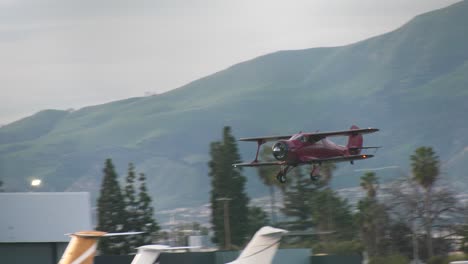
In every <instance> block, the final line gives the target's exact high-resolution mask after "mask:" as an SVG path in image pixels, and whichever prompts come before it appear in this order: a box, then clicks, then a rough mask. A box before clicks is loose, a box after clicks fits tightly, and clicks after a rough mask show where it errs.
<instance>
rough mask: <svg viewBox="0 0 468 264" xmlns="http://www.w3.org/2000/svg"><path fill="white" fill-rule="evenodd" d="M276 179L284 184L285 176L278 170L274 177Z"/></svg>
mask: <svg viewBox="0 0 468 264" xmlns="http://www.w3.org/2000/svg"><path fill="white" fill-rule="evenodd" d="M276 179H277V180H278V181H279V182H280V183H285V182H286V175H284V173H283V172H282V170H280V171H279V172H278V174H277V175H276Z"/></svg>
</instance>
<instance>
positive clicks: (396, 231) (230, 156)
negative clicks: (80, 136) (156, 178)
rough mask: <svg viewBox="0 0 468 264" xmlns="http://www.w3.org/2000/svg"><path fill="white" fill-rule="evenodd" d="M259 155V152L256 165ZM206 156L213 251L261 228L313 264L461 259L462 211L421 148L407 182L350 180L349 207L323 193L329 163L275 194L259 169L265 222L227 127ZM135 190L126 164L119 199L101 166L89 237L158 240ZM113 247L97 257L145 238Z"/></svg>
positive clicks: (270, 174) (237, 244)
mask: <svg viewBox="0 0 468 264" xmlns="http://www.w3.org/2000/svg"><path fill="white" fill-rule="evenodd" d="M268 151H269V150H268V149H267V148H265V150H263V151H262V153H261V155H262V157H263V158H264V159H267V158H268V156H269V153H268ZM209 154H210V157H211V159H210V161H209V163H208V167H209V173H208V177H209V178H210V181H211V190H210V204H211V209H212V213H211V218H210V223H211V227H210V228H211V231H212V232H211V233H212V234H213V235H212V241H213V242H214V243H216V244H217V245H218V246H219V247H220V248H225V249H240V248H242V247H243V246H245V243H246V242H247V241H248V240H249V239H250V237H251V236H252V235H253V234H254V233H255V231H257V230H258V229H259V228H260V227H261V226H264V225H268V224H269V225H274V226H276V227H280V228H285V229H287V230H290V231H309V232H307V233H309V234H312V235H309V236H296V237H294V236H291V237H287V238H285V239H284V241H283V245H284V246H286V247H298V246H300V247H309V248H311V249H312V251H313V253H314V254H315V253H326V254H352V253H354V254H364V255H367V256H368V257H369V259H370V263H409V260H410V259H413V260H416V261H418V260H422V261H425V262H426V263H434V264H435V263H447V261H448V260H447V259H448V258H447V254H448V252H450V251H453V250H461V251H468V224H467V222H466V219H467V218H466V214H465V212H466V210H465V209H464V208H463V205H462V204H461V203H460V202H459V201H457V199H456V194H455V193H453V192H452V191H451V189H450V188H449V187H448V186H447V185H445V184H444V183H443V181H441V173H440V161H439V157H438V156H437V155H436V153H435V152H434V150H433V149H432V148H431V147H420V148H417V149H416V150H415V152H414V153H413V154H412V155H411V156H410V162H411V173H410V174H409V175H404V177H400V179H399V180H396V181H394V182H391V183H385V184H381V183H380V182H379V177H378V175H377V174H376V173H374V172H367V173H365V174H364V175H363V176H362V177H361V179H360V180H361V183H360V188H361V191H362V194H363V195H362V198H361V199H360V200H359V201H358V202H357V203H356V204H351V203H350V202H349V201H348V200H347V199H345V198H343V197H341V196H340V195H338V193H337V192H336V191H335V190H333V189H332V188H330V180H331V179H332V177H333V173H334V171H335V170H336V169H337V167H336V165H335V164H333V163H325V164H323V165H322V168H321V174H322V177H321V180H320V181H319V182H318V183H313V182H311V181H310V179H309V177H307V176H306V175H307V174H306V173H305V172H304V171H303V170H302V169H301V168H296V169H294V170H293V171H291V177H289V178H288V182H287V183H286V184H279V183H278V182H277V181H276V179H275V174H276V170H274V169H272V168H268V167H260V168H258V176H259V177H260V179H261V180H262V182H263V183H264V184H265V185H266V186H268V189H269V193H270V200H271V201H270V203H271V204H270V208H271V211H270V212H268V213H267V212H266V211H265V210H264V209H263V208H260V207H255V206H252V205H251V204H250V199H249V197H248V195H247V193H246V191H245V184H246V181H247V179H246V177H245V176H244V175H243V170H242V168H234V167H233V166H232V164H233V163H238V162H240V161H241V157H240V154H239V151H238V147H237V143H236V140H235V138H234V136H233V135H232V131H231V128H230V127H224V128H223V131H222V137H221V140H219V141H214V142H212V143H211V144H210V153H209ZM144 181H145V176H144V174H140V177H138V178H137V177H136V174H135V172H134V167H133V165H132V164H130V165H129V169H128V175H127V178H126V186H125V188H124V189H121V188H120V187H119V186H118V181H117V175H116V174H115V171H114V168H113V165H112V162H111V160H107V161H106V165H105V169H104V179H103V184H102V188H101V194H100V195H101V196H100V198H99V200H98V210H99V212H98V216H99V223H98V229H99V228H101V227H102V228H101V230H104V231H108V232H111V231H112V232H118V231H147V232H148V234H151V233H154V232H157V231H158V230H159V226H158V224H157V223H156V221H155V220H154V219H153V209H152V207H151V198H150V196H149V195H148V193H147V190H146V186H145V184H144ZM137 182H138V183H139V184H140V188H139V189H138V191H137V189H136V187H135V186H136V185H135V184H136V183H137ZM278 191H279V192H280V196H281V197H282V201H283V206H282V208H281V209H280V214H278V212H276V210H273V208H274V207H275V205H276V204H277V202H276V199H277V197H278V194H277V192H278ZM137 193H138V195H137ZM265 207H266V206H264V208H265ZM104 208H107V209H104ZM279 218H281V219H279ZM148 223H149V225H148ZM110 227H112V228H113V229H112V228H110ZM104 228H106V229H104ZM145 228H146V229H145ZM454 238H457V239H454ZM118 239H122V238H120V237H119V238H115V241H111V240H110V239H108V240H107V239H106V241H107V242H106V243H101V251H102V252H109V253H113V254H123V253H126V252H128V250H129V248H131V247H133V248H135V247H136V246H135V245H137V244H138V245H142V244H143V243H146V242H150V236H149V235H148V236H147V237H146V238H143V237H140V236H135V237H133V238H132V240H134V241H133V242H130V243H129V242H125V243H124V242H123V241H122V240H118ZM142 239H143V240H145V241H142ZM132 243H133V244H132Z"/></svg>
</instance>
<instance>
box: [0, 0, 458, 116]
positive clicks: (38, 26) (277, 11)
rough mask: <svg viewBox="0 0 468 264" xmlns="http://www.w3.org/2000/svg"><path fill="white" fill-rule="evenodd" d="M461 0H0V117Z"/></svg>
mask: <svg viewBox="0 0 468 264" xmlns="http://www.w3.org/2000/svg"><path fill="white" fill-rule="evenodd" d="M456 2H458V0H392V1H388V0H287V1H279V0H278V1H275V0H0V72H1V74H0V89H1V90H0V91H1V94H0V124H7V123H10V122H13V121H16V120H18V119H20V118H23V117H25V116H29V115H32V114H34V113H36V112H38V111H40V110H44V109H68V108H75V109H78V108H81V107H84V106H89V105H96V104H101V103H106V102H110V101H115V100H120V99H125V98H129V97H135V96H143V95H145V93H147V92H152V93H162V92H165V91H168V90H171V89H174V88H177V87H180V86H181V85H184V84H186V83H188V82H190V81H193V80H196V79H198V78H201V77H203V76H206V75H209V74H211V73H214V72H217V71H220V70H222V69H225V68H226V67H229V66H231V65H233V64H236V63H239V62H242V61H245V60H249V59H252V58H254V57H257V56H260V55H263V54H267V53H271V52H275V51H278V50H291V49H304V48H313V47H320V46H339V45H345V44H349V43H353V42H356V41H359V40H363V39H366V38H368V37H371V36H375V35H380V34H382V33H385V32H388V31H391V30H394V29H396V28H398V27H399V26H401V25H402V24H404V23H405V22H407V21H408V20H410V19H411V18H412V17H414V16H415V15H418V14H421V13H424V12H427V11H431V10H434V9H438V8H441V7H445V6H448V5H450V4H453V3H456Z"/></svg>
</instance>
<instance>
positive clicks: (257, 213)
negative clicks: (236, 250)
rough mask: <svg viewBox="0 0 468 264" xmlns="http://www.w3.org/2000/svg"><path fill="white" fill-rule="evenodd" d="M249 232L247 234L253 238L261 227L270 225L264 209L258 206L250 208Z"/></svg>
mask: <svg viewBox="0 0 468 264" xmlns="http://www.w3.org/2000/svg"><path fill="white" fill-rule="evenodd" d="M247 219H248V221H249V230H248V231H247V234H248V235H249V237H252V236H253V235H254V234H255V232H257V231H258V230H259V229H260V228H261V227H263V226H266V225H269V221H268V216H267V214H266V213H265V211H263V209H262V208H260V207H257V206H250V207H249V215H248V218H247Z"/></svg>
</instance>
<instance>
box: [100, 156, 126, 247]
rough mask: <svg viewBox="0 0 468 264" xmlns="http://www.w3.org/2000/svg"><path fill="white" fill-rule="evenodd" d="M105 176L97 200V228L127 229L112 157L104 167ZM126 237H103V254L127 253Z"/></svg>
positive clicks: (108, 230) (115, 230)
mask: <svg viewBox="0 0 468 264" xmlns="http://www.w3.org/2000/svg"><path fill="white" fill-rule="evenodd" d="M103 172H104V177H103V180H102V184H101V190H100V193H99V198H98V202H97V207H98V208H97V213H98V215H97V218H98V224H97V227H96V229H97V230H99V231H104V232H122V231H125V230H123V228H124V227H125V217H126V215H125V203H124V199H123V195H122V192H121V189H120V186H119V182H118V180H117V178H118V176H117V173H116V172H115V169H114V165H113V164H112V160H111V159H107V160H106V162H105V167H104V170H103ZM125 247H126V246H125V238H124V237H123V236H117V237H107V238H103V239H101V240H100V242H99V250H100V252H101V254H103V255H120V254H126V253H127V251H128V249H126V248H125Z"/></svg>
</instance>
